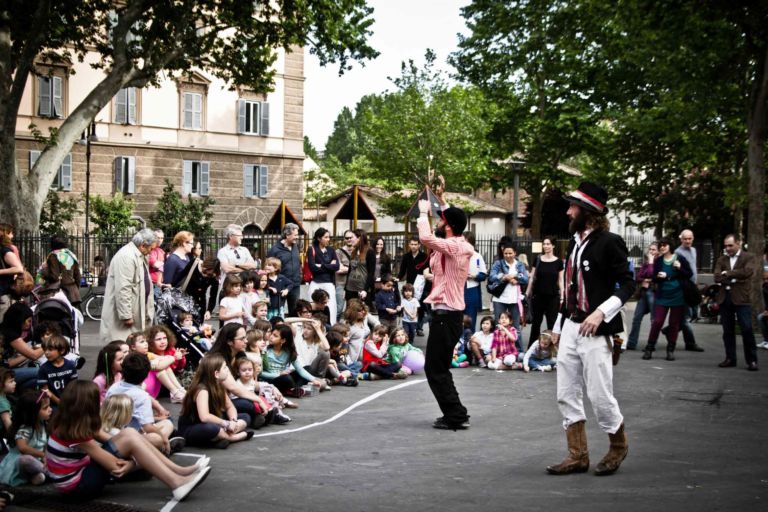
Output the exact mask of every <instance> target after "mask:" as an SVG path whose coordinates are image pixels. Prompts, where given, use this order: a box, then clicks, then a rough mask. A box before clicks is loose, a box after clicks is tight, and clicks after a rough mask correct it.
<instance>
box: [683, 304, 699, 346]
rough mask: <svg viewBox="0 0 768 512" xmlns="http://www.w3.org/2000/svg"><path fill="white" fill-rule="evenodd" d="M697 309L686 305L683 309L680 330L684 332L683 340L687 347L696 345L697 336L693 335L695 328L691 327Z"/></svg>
mask: <svg viewBox="0 0 768 512" xmlns="http://www.w3.org/2000/svg"><path fill="white" fill-rule="evenodd" d="M695 313H696V310H695V309H694V308H690V307H688V306H685V310H684V311H683V323H682V324H681V325H680V332H682V333H683V341H684V342H685V346H686V347H693V346H694V345H696V338H694V337H693V329H691V318H693V317H694V314H695Z"/></svg>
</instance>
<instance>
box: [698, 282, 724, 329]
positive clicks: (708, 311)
mask: <svg viewBox="0 0 768 512" xmlns="http://www.w3.org/2000/svg"><path fill="white" fill-rule="evenodd" d="M719 291H720V285H719V284H717V283H716V284H711V285H709V286H707V287H706V288H704V290H703V291H702V293H701V305H700V306H699V318H705V319H707V321H708V322H709V323H712V324H716V323H717V317H718V315H719V314H720V304H718V303H717V300H716V297H717V292H719Z"/></svg>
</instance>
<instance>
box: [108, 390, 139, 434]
mask: <svg viewBox="0 0 768 512" xmlns="http://www.w3.org/2000/svg"><path fill="white" fill-rule="evenodd" d="M131 418H133V400H132V399H131V397H130V396H128V395H126V394H123V393H118V394H116V395H111V396H110V397H109V398H107V399H106V400H104V403H103V404H101V429H102V430H103V431H104V432H105V433H107V434H108V435H109V436H110V437H111V436H115V435H117V434H119V433H120V431H121V430H123V429H124V428H126V427H127V426H128V425H129V424H130V423H131Z"/></svg>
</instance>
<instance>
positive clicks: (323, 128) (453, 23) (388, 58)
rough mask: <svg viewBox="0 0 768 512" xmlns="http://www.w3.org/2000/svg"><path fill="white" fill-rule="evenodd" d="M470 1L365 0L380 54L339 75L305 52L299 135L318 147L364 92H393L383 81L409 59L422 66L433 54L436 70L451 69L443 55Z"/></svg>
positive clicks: (373, 43)
mask: <svg viewBox="0 0 768 512" xmlns="http://www.w3.org/2000/svg"><path fill="white" fill-rule="evenodd" d="M468 3H469V0H368V5H369V6H371V7H373V9H374V11H373V17H374V19H375V22H374V24H373V25H372V31H373V35H372V36H371V37H370V39H369V44H370V45H371V46H372V47H373V48H375V49H376V50H378V51H379V53H380V55H379V56H378V57H377V58H376V59H375V60H372V61H366V62H365V66H364V67H363V66H362V65H361V64H359V63H357V62H355V63H353V68H352V69H351V70H349V71H346V72H345V73H344V74H343V75H342V76H338V75H339V73H338V69H339V68H338V65H334V64H329V65H328V66H326V67H325V68H322V67H320V65H319V63H318V61H317V58H315V57H314V56H313V55H309V51H308V50H307V53H306V59H305V61H304V73H305V76H306V80H305V82H304V134H305V135H307V136H308V137H309V139H310V141H312V144H313V145H314V146H315V147H316V148H318V149H323V148H324V147H325V142H326V140H328V136H329V135H330V134H331V132H332V131H333V122H334V121H335V120H336V117H337V116H338V114H339V112H341V109H342V108H344V107H345V106H347V107H349V108H350V109H354V107H355V105H356V104H357V102H358V101H359V100H360V98H362V97H363V96H365V95H366V94H375V93H380V92H383V91H385V90H387V89H390V90H391V89H393V85H392V83H391V82H390V81H389V80H388V79H387V77H393V78H394V77H397V76H399V75H400V64H401V62H403V61H407V60H408V59H413V60H414V62H416V63H417V65H419V66H421V65H423V63H424V52H425V51H426V49H427V48H431V49H433V50H434V51H435V53H436V54H437V62H436V65H437V67H438V68H439V69H444V70H447V71H453V70H452V68H451V66H450V65H448V63H447V58H448V54H450V53H451V52H452V51H454V50H456V45H457V43H458V38H457V36H456V34H457V33H459V32H462V33H466V32H467V31H466V27H465V25H464V19H463V18H462V17H461V14H460V12H459V9H460V8H461V7H462V6H464V5H467V4H468Z"/></svg>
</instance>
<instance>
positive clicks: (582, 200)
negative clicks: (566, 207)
mask: <svg viewBox="0 0 768 512" xmlns="http://www.w3.org/2000/svg"><path fill="white" fill-rule="evenodd" d="M565 200H566V201H568V202H571V203H575V204H577V205H579V206H581V207H582V208H585V209H587V210H589V211H591V212H594V213H599V214H600V215H605V214H607V213H608V207H607V206H605V203H607V202H608V192H606V191H605V189H604V188H603V187H601V186H600V185H595V184H594V183H592V182H589V181H582V182H581V183H579V188H577V189H576V190H574V191H573V192H571V193H570V194H565Z"/></svg>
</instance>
